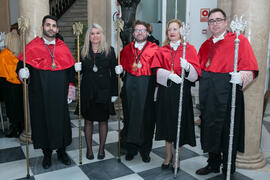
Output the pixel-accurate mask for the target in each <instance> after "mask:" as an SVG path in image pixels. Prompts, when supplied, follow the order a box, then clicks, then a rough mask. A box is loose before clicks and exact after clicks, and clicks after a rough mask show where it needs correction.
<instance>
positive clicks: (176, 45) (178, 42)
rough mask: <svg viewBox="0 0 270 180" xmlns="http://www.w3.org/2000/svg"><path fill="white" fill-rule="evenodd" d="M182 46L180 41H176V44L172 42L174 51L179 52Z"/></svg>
mask: <svg viewBox="0 0 270 180" xmlns="http://www.w3.org/2000/svg"><path fill="white" fill-rule="evenodd" d="M180 44H181V41H180V40H178V41H176V42H175V43H174V42H172V41H171V42H170V46H171V47H172V48H173V50H174V51H176V50H177V48H178V47H179V46H180Z"/></svg>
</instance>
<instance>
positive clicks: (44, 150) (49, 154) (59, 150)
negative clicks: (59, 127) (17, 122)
mask: <svg viewBox="0 0 270 180" xmlns="http://www.w3.org/2000/svg"><path fill="white" fill-rule="evenodd" d="M52 151H53V150H52V149H50V148H42V152H43V154H44V156H51V155H52ZM56 151H57V153H63V152H65V151H66V147H61V148H59V149H57V150H56Z"/></svg>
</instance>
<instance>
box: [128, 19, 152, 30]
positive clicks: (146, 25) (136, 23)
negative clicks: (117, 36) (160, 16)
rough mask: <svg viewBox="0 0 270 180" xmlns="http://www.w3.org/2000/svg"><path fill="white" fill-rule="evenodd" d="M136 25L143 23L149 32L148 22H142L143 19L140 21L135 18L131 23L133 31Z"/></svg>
mask: <svg viewBox="0 0 270 180" xmlns="http://www.w3.org/2000/svg"><path fill="white" fill-rule="evenodd" d="M137 25H143V26H144V27H145V28H146V31H147V32H148V33H149V24H148V23H147V22H144V21H140V20H136V21H135V22H134V24H133V28H132V29H133V32H134V30H135V27H136V26H137Z"/></svg>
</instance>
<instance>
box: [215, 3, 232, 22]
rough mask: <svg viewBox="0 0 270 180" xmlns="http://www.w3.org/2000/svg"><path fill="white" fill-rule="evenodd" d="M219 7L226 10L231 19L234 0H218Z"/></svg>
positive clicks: (228, 17)
mask: <svg viewBox="0 0 270 180" xmlns="http://www.w3.org/2000/svg"><path fill="white" fill-rule="evenodd" d="M217 5H218V8H220V9H222V10H224V11H225V13H226V15H227V19H228V20H229V21H230V20H231V13H232V0H218V1H217Z"/></svg>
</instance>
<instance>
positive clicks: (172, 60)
mask: <svg viewBox="0 0 270 180" xmlns="http://www.w3.org/2000/svg"><path fill="white" fill-rule="evenodd" d="M170 53H171V72H172V73H173V72H174V70H173V63H174V58H175V55H176V51H175V53H174V55H173V50H172V47H170Z"/></svg>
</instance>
